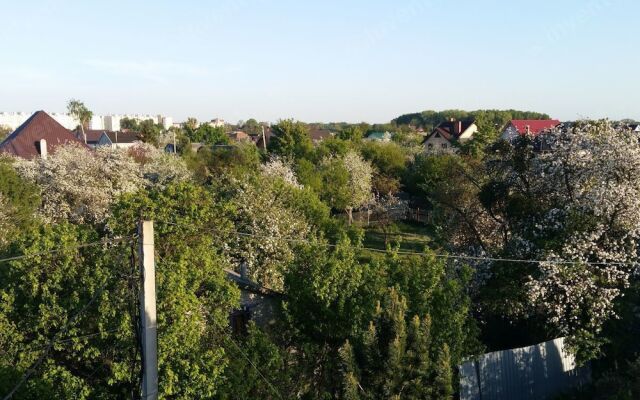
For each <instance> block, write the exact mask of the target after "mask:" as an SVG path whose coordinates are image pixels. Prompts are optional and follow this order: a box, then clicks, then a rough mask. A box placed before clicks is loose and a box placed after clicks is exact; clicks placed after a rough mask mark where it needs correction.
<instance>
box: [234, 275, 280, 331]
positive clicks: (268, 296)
mask: <svg viewBox="0 0 640 400" xmlns="http://www.w3.org/2000/svg"><path fill="white" fill-rule="evenodd" d="M225 272H226V273H227V279H229V280H231V281H233V282H234V283H235V284H236V285H237V286H238V287H239V288H240V308H238V309H237V310H235V311H234V312H233V313H232V314H231V316H230V324H231V328H232V330H233V331H234V333H242V332H245V331H246V326H247V323H248V322H249V321H254V322H255V323H256V325H258V326H262V327H264V326H269V325H273V324H275V322H276V317H277V315H278V313H279V312H280V309H281V303H282V294H281V293H278V292H275V291H273V290H271V289H268V288H265V287H264V286H261V285H259V284H258V283H256V282H253V281H251V280H250V279H249V278H247V276H246V274H244V273H242V272H241V273H237V272H235V271H230V270H226V271H225Z"/></svg>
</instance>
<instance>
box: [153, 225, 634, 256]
mask: <svg viewBox="0 0 640 400" xmlns="http://www.w3.org/2000/svg"><path fill="white" fill-rule="evenodd" d="M161 223H164V224H167V225H173V226H180V225H179V224H176V223H172V222H167V221H163V222H161ZM203 232H207V233H213V232H215V233H222V234H234V235H237V236H244V237H255V238H261V239H273V236H268V235H259V234H255V233H249V232H240V231H234V230H232V231H221V230H220V229H219V228H212V229H206V230H204V231H203ZM399 235H402V234H399ZM278 240H283V241H285V242H292V243H306V244H312V245H317V246H324V247H327V248H336V247H338V245H336V244H331V243H320V242H314V241H311V240H309V239H301V238H293V237H286V236H283V237H278ZM356 248H357V249H358V250H367V251H371V252H374V253H382V254H389V252H390V250H386V249H377V248H373V247H362V246H357V247H356ZM391 252H392V253H394V254H400V255H405V256H431V257H435V258H444V259H453V260H469V261H494V262H510V263H520V264H536V263H538V264H541V263H553V264H560V265H573V264H584V265H594V266H606V265H617V266H637V265H638V264H640V263H637V262H621V261H566V260H536V259H523V258H503V257H488V256H469V255H456V254H444V253H425V252H417V251H410V250H400V249H396V250H391Z"/></svg>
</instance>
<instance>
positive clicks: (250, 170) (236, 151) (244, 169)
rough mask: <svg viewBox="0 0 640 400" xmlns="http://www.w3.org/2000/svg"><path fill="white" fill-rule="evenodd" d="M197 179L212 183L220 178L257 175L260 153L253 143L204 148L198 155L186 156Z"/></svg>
mask: <svg viewBox="0 0 640 400" xmlns="http://www.w3.org/2000/svg"><path fill="white" fill-rule="evenodd" d="M184 157H185V159H186V161H187V166H188V167H189V169H191V170H192V171H194V173H195V175H196V179H197V180H198V181H200V182H203V183H211V182H212V181H214V180H218V179H219V178H220V176H221V175H222V176H225V175H229V176H235V177H241V176H245V175H252V174H255V173H256V172H257V171H258V170H259V167H260V152H259V151H258V149H257V148H256V146H255V145H254V144H253V143H236V144H234V145H230V146H228V147H226V146H225V147H203V148H201V149H200V150H198V152H197V153H193V152H191V151H187V152H185V154H184Z"/></svg>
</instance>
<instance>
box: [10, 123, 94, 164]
mask: <svg viewBox="0 0 640 400" xmlns="http://www.w3.org/2000/svg"><path fill="white" fill-rule="evenodd" d="M41 139H44V140H46V141H47V151H48V152H49V153H52V152H54V151H55V149H56V147H58V146H61V145H65V144H67V143H76V144H78V145H80V146H82V147H85V148H88V147H87V146H86V145H85V144H84V142H83V141H81V140H79V139H77V138H76V137H75V136H74V135H73V133H71V131H70V130H68V129H66V128H65V127H64V126H62V125H60V124H59V123H58V121H56V120H55V119H53V118H52V117H51V116H50V115H49V114H47V113H46V112H44V111H38V112H36V113H35V114H33V115H32V116H31V117H29V119H28V120H26V121H25V122H24V123H23V124H22V125H20V126H19V127H18V129H16V130H15V131H14V132H13V133H12V134H11V135H9V136H8V137H7V138H6V139H5V140H4V141H3V142H2V143H0V153H7V154H12V155H15V156H18V157H22V158H27V159H31V158H35V157H38V156H40V140H41Z"/></svg>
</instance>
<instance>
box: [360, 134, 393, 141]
mask: <svg viewBox="0 0 640 400" xmlns="http://www.w3.org/2000/svg"><path fill="white" fill-rule="evenodd" d="M392 137H393V133H391V132H371V133H370V134H368V135H367V137H366V138H364V140H371V141H375V142H384V143H388V142H390V141H391V138H392Z"/></svg>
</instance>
